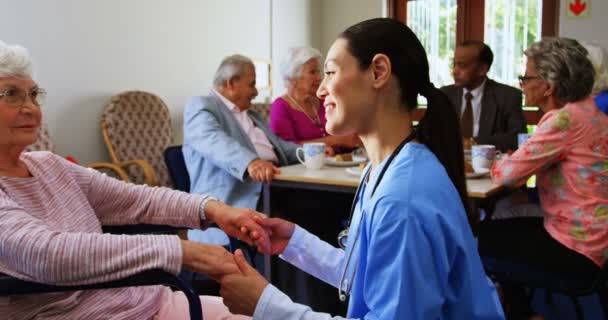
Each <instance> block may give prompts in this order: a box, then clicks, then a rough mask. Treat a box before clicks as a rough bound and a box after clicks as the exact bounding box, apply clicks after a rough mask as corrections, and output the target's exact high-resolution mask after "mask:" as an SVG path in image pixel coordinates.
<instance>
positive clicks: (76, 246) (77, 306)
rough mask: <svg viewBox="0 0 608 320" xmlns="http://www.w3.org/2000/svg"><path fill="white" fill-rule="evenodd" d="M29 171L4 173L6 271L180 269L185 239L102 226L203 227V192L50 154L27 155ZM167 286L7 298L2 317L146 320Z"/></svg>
mask: <svg viewBox="0 0 608 320" xmlns="http://www.w3.org/2000/svg"><path fill="white" fill-rule="evenodd" d="M21 158H22V160H23V161H24V162H25V163H26V165H27V167H28V169H29V171H30V173H31V174H32V175H33V177H31V178H15V177H4V176H0V272H2V273H6V274H9V275H11V276H14V277H17V278H20V279H25V280H33V281H38V282H43V283H50V284H59V285H75V284H86V283H96V282H104V281H109V280H115V279H119V278H122V277H125V276H128V275H132V274H134V273H137V272H139V271H142V270H146V269H152V268H161V269H164V270H167V271H169V272H172V273H178V272H179V271H180V268H181V262H182V251H181V246H180V242H179V239H178V237H176V236H165V235H133V236H128V235H111V234H102V233H101V225H123V224H136V223H149V224H165V225H174V226H188V227H193V228H198V227H200V220H199V217H198V210H197V209H198V205H199V204H200V202H201V200H202V199H203V197H202V196H193V195H189V194H186V193H182V192H177V191H173V190H170V189H167V188H150V187H147V186H141V185H133V184H127V183H123V182H121V181H118V180H115V179H113V178H110V177H107V176H105V175H103V174H101V173H99V172H97V171H95V170H92V169H87V168H84V167H80V166H78V165H75V164H72V163H70V162H68V161H66V160H64V159H62V158H60V157H58V156H55V155H53V154H51V153H48V152H32V153H24V154H22V156H21ZM168 290H169V289H167V288H164V287H161V286H151V287H134V288H122V289H108V290H97V291H76V292H68V293H51V294H38V295H25V296H12V297H0V315H1V316H0V317H1V318H2V319H31V318H38V317H39V318H44V319H88V320H92V319H148V318H150V317H152V316H153V315H154V314H155V313H156V312H157V311H158V308H159V302H160V301H161V299H163V298H164V296H165V295H167V293H168Z"/></svg>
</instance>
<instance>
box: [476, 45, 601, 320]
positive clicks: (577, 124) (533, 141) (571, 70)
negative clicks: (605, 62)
mask: <svg viewBox="0 0 608 320" xmlns="http://www.w3.org/2000/svg"><path fill="white" fill-rule="evenodd" d="M525 55H526V57H527V63H526V71H525V75H523V76H521V77H520V78H519V81H520V85H521V87H522V89H523V91H524V94H525V97H526V105H528V106H537V107H539V108H540V110H541V111H542V112H544V115H543V117H542V118H541V120H540V122H539V123H538V129H537V130H536V132H534V134H532V136H531V137H530V138H529V139H528V140H527V141H526V142H525V143H524V144H523V145H521V146H520V147H519V148H518V149H517V150H516V151H515V152H514V153H513V154H511V155H509V156H504V157H503V158H502V159H500V160H499V161H497V162H495V163H494V166H493V168H492V170H491V174H492V180H493V181H494V182H495V183H497V184H501V185H505V186H510V187H517V186H521V185H523V184H524V183H525V182H526V180H527V179H528V178H529V177H530V176H531V175H534V174H535V175H536V184H537V186H538V192H539V196H540V205H536V204H521V205H518V206H515V207H512V208H509V209H508V210H511V212H512V213H513V214H512V216H515V217H517V218H510V219H498V220H490V221H485V222H483V223H482V224H481V225H480V231H479V251H480V254H481V255H482V256H495V257H501V258H507V259H509V260H513V261H518V262H521V263H525V264H527V265H530V266H533V267H536V268H537V269H539V270H543V271H546V272H553V273H563V274H573V273H577V274H584V275H588V276H589V277H593V276H594V275H595V274H597V273H598V272H599V271H600V268H601V266H602V265H603V264H604V263H605V262H606V259H607V258H608V256H607V255H606V252H608V224H606V218H607V217H608V170H607V168H608V165H607V164H608V117H606V115H605V114H603V113H602V112H601V111H600V110H599V109H598V108H597V107H596V106H595V103H594V101H593V99H592V98H591V97H590V94H591V90H592V88H593V84H594V75H595V72H594V70H593V66H592V65H591V62H590V61H589V59H588V58H587V50H585V48H583V46H581V44H579V43H578V42H577V41H576V40H573V39H567V38H544V39H542V40H541V41H539V42H536V43H534V44H532V45H531V46H530V47H529V48H528V49H527V50H526V51H525ZM497 213H498V212H497ZM524 216H527V217H524ZM530 216H536V217H530ZM503 288H504V289H505V296H506V297H508V296H511V297H515V296H514V295H512V294H509V292H507V291H508V290H507V286H503ZM510 288H511V289H512V291H511V292H513V293H514V292H519V295H517V296H519V297H521V296H522V294H523V292H524V290H523V289H522V288H521V287H520V286H516V285H513V284H511V286H510ZM520 302H522V303H523V302H524V301H520ZM525 302H526V305H523V306H522V305H521V303H520V304H519V306H522V307H524V308H520V309H519V311H520V312H526V313H529V312H530V309H529V304H527V301H525ZM512 307H513V308H515V303H514V304H513V305H512ZM512 311H513V310H512ZM512 318H513V319H523V316H522V315H518V316H513V317H512Z"/></svg>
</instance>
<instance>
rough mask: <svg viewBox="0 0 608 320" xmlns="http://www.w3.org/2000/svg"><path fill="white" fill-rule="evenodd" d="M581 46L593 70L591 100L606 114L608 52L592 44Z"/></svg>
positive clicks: (607, 100) (607, 99) (607, 105)
mask: <svg viewBox="0 0 608 320" xmlns="http://www.w3.org/2000/svg"><path fill="white" fill-rule="evenodd" d="M583 46H584V47H585V49H587V51H588V52H589V60H590V61H591V64H593V68H594V69H595V83H594V84H593V90H592V92H591V94H592V95H593V96H594V98H593V100H594V101H595V104H596V105H597V107H598V108H600V110H602V111H603V112H604V113H606V114H608V50H606V48H604V47H602V46H600V45H598V44H594V43H583Z"/></svg>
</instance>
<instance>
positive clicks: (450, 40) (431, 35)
mask: <svg viewBox="0 0 608 320" xmlns="http://www.w3.org/2000/svg"><path fill="white" fill-rule="evenodd" d="M456 8H457V7H456V0H430V1H408V3H407V24H408V26H409V27H410V28H411V29H412V31H414V33H416V35H418V38H419V39H420V42H422V45H423V46H424V49H425V50H426V52H427V54H428V59H429V65H431V66H432V67H431V73H430V78H431V82H433V83H434V84H435V86H437V87H441V86H444V85H447V84H450V83H452V82H453V81H452V58H453V56H454V48H455V47H456Z"/></svg>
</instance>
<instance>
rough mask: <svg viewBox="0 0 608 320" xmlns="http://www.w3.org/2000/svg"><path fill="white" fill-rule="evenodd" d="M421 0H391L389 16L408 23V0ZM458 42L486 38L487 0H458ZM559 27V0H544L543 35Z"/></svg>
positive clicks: (553, 34) (549, 34) (555, 33)
mask: <svg viewBox="0 0 608 320" xmlns="http://www.w3.org/2000/svg"><path fill="white" fill-rule="evenodd" d="M408 1H419V0H390V6H389V10H388V12H389V17H390V18H394V19H396V20H397V21H401V22H403V23H407V2H408ZM456 2H457V4H458V12H457V14H456V43H460V42H462V41H465V40H480V41H483V40H484V32H485V30H484V29H485V20H484V15H483V14H481V15H480V14H476V13H478V12H485V5H486V1H485V0H457V1H456ZM558 29H559V1H558V0H543V10H542V24H541V37H554V36H557V35H558Z"/></svg>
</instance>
